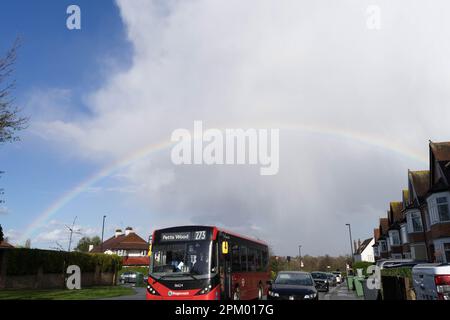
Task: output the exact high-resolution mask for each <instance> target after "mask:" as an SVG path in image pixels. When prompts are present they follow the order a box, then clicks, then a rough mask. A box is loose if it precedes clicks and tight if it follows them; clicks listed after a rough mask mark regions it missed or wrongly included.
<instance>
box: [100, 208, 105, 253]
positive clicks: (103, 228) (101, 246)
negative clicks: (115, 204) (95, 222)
mask: <svg viewBox="0 0 450 320" xmlns="http://www.w3.org/2000/svg"><path fill="white" fill-rule="evenodd" d="M105 219H106V216H103V225H102V243H101V244H100V248H101V252H102V253H103V235H104V234H105Z"/></svg>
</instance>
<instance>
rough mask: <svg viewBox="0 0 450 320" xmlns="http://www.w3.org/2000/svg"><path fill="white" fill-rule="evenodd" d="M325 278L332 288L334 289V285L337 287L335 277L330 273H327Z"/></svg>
mask: <svg viewBox="0 0 450 320" xmlns="http://www.w3.org/2000/svg"><path fill="white" fill-rule="evenodd" d="M327 277H328V282H329V283H330V285H331V286H332V287H336V285H337V280H336V276H335V275H334V274H333V273H331V272H327Z"/></svg>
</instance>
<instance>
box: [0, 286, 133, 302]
mask: <svg viewBox="0 0 450 320" xmlns="http://www.w3.org/2000/svg"><path fill="white" fill-rule="evenodd" d="M132 294H134V290H133V288H127V287H119V286H117V287H93V288H86V289H81V290H67V289H56V290H2V291H0V300H92V299H101V298H112V297H119V296H125V295H132Z"/></svg>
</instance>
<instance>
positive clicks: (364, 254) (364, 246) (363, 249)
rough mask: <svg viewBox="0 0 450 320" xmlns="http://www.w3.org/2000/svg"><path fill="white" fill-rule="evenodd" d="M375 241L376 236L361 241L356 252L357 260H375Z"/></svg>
mask: <svg viewBox="0 0 450 320" xmlns="http://www.w3.org/2000/svg"><path fill="white" fill-rule="evenodd" d="M374 243H375V239H374V238H369V239H366V240H364V241H363V242H362V243H360V242H359V245H358V248H357V249H356V252H355V256H354V258H355V261H356V262H358V261H367V262H375V256H374V251H373V247H372V246H373V245H374Z"/></svg>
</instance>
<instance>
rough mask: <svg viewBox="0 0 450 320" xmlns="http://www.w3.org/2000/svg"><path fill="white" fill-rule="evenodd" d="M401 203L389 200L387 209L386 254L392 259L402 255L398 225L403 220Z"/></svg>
mask: <svg viewBox="0 0 450 320" xmlns="http://www.w3.org/2000/svg"><path fill="white" fill-rule="evenodd" d="M402 211H403V203H402V202H400V201H398V202H397V201H396V202H391V203H390V204H389V211H388V222H389V227H388V236H387V243H388V255H389V257H391V258H394V259H401V258H402V257H403V247H402V243H401V240H400V227H401V225H402V222H403V215H402Z"/></svg>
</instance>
